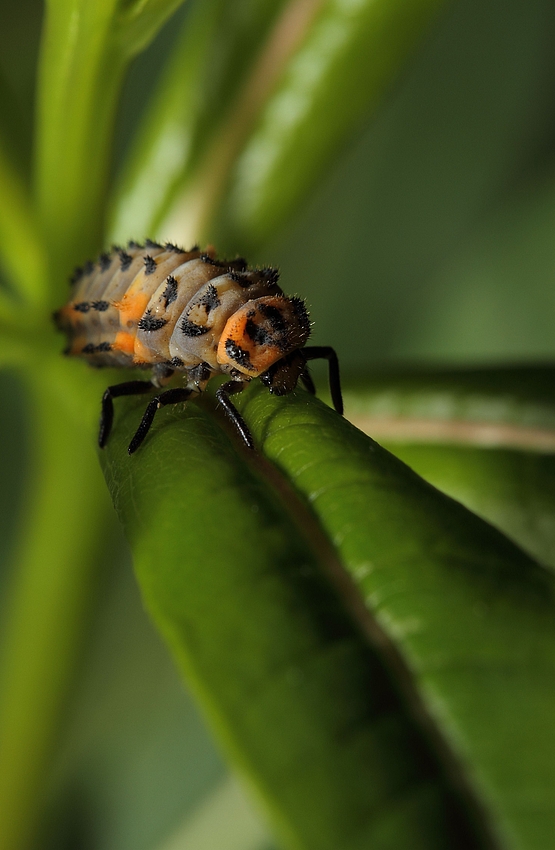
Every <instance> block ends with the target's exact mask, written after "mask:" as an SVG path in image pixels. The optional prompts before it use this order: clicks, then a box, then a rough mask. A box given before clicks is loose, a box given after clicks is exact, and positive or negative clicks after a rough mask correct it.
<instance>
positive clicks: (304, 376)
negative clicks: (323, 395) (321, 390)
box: [299, 366, 316, 395]
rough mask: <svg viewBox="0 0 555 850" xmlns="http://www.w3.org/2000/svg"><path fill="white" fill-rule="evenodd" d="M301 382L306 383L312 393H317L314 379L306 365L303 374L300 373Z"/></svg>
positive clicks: (307, 389) (305, 385) (306, 388)
mask: <svg viewBox="0 0 555 850" xmlns="http://www.w3.org/2000/svg"><path fill="white" fill-rule="evenodd" d="M299 378H300V380H301V383H302V384H303V385H304V388H305V390H306V391H307V392H309V393H310V395H316V387H315V386H314V381H313V380H312V375H311V374H310V372H309V371H308V367H307V366H305V368H304V369H303V371H302V372H301V374H300V375H299Z"/></svg>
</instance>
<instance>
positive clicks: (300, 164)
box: [216, 0, 442, 247]
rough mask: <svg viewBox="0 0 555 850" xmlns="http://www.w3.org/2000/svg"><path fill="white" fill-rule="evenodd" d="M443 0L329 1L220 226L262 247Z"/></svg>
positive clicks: (223, 233)
mask: <svg viewBox="0 0 555 850" xmlns="http://www.w3.org/2000/svg"><path fill="white" fill-rule="evenodd" d="M441 5H442V4H441V2H440V0H411V2H408V3H407V2H406V0H378V2H376V0H328V1H327V2H324V3H323V4H322V9H321V13H320V14H319V15H318V16H317V18H316V20H315V21H314V23H313V25H312V26H311V27H310V28H309V29H308V31H307V35H306V37H305V38H304V39H303V42H302V44H301V46H300V48H299V49H298V51H296V53H295V54H294V55H293V57H292V58H291V60H290V62H289V63H288V64H287V66H286V67H285V68H284V71H283V74H282V76H281V78H280V80H279V84H278V85H277V87H276V89H275V91H274V92H273V93H272V95H271V97H270V98H269V99H268V101H267V103H266V104H265V105H264V108H263V109H262V110H261V114H260V117H259V120H258V122H257V125H256V128H255V129H254V132H253V133H252V135H251V136H250V138H249V139H248V141H247V143H246V145H245V147H244V150H243V151H242V153H241V155H240V157H239V159H238V161H237V163H236V165H234V167H233V171H232V180H231V185H230V187H229V189H228V192H227V199H226V203H225V204H224V209H223V213H222V214H221V215H220V216H219V222H218V226H217V228H216V234H217V235H218V236H220V240H219V241H222V242H223V243H224V244H225V245H226V247H227V246H229V247H232V246H233V244H234V243H235V244H237V243H239V244H241V246H249V245H250V246H256V245H258V244H260V243H261V242H262V241H263V240H264V239H267V238H268V236H269V235H270V234H271V233H272V232H274V231H275V229H276V227H277V226H278V225H280V224H282V223H283V222H284V221H286V220H287V218H288V216H290V215H291V213H292V211H294V210H295V209H296V208H297V207H298V204H299V201H300V200H301V199H302V198H303V197H304V196H305V195H306V193H307V190H308V189H309V188H310V187H311V185H312V183H313V182H314V181H315V179H316V178H317V177H318V176H319V175H320V174H321V172H322V171H323V170H324V169H325V167H326V165H327V164H328V162H329V161H330V158H331V156H332V155H333V154H334V153H335V152H336V151H337V149H338V148H339V147H340V145H341V144H343V143H344V142H345V140H346V139H349V138H350V137H351V135H352V133H353V131H354V130H355V129H356V128H357V127H358V125H359V123H360V120H361V118H362V116H363V115H368V113H369V111H370V110H375V109H376V106H377V105H378V103H379V102H380V99H381V97H382V96H383V94H384V92H385V90H387V88H388V87H389V86H390V85H391V83H392V80H393V79H394V78H395V76H396V75H397V74H398V73H399V71H400V68H401V67H402V66H403V64H404V63H405V61H406V58H407V55H408V54H409V53H410V52H411V51H412V50H413V49H414V47H415V44H417V43H418V40H419V39H421V38H422V34H423V32H424V31H425V28H426V26H427V25H429V24H430V21H431V19H432V17H433V16H434V14H435V13H437V10H438V9H439V8H440V7H441Z"/></svg>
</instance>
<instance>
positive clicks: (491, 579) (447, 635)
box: [104, 387, 555, 848]
mask: <svg viewBox="0 0 555 850" xmlns="http://www.w3.org/2000/svg"><path fill="white" fill-rule="evenodd" d="M238 405H241V408H242V410H243V412H244V414H245V416H246V418H247V421H248V422H249V424H250V425H251V427H252V429H253V432H254V434H255V439H256V441H257V444H258V445H259V446H261V447H262V448H263V450H264V452H265V454H266V455H267V456H268V457H269V458H270V459H271V460H272V461H273V462H274V463H275V464H276V465H277V467H278V468H279V469H280V471H281V472H282V473H283V474H284V475H285V478H286V479H287V481H288V483H287V484H285V485H283V483H282V481H281V478H280V477H279V476H278V477H277V478H276V476H275V471H273V470H272V467H270V466H268V465H267V464H266V463H265V462H264V461H262V460H259V459H257V457H255V456H252V455H245V453H244V452H243V451H242V450H239V452H238V453H237V452H236V451H235V450H234V447H233V445H232V444H230V443H229V442H228V440H227V438H226V437H225V435H223V434H222V433H221V432H220V430H219V429H218V428H216V427H215V426H214V425H213V424H211V423H210V422H209V420H207V419H206V417H205V414H204V413H203V412H202V411H200V410H199V409H198V408H195V407H194V406H193V405H191V406H190V411H189V412H188V413H187V414H186V415H183V414H182V413H180V412H179V411H175V412H166V411H163V412H161V413H160V414H159V415H158V416H159V422H158V423H157V425H156V426H155V428H154V431H153V433H152V434H151V435H149V438H148V441H147V442H146V443H145V445H144V446H143V448H142V449H141V452H140V453H138V454H137V455H136V456H134V457H133V458H131V459H129V458H128V457H127V454H126V452H125V446H126V443H127V442H128V440H129V436H130V434H131V433H132V431H133V425H134V423H136V421H137V417H138V415H139V411H140V409H141V407H142V405H141V404H140V403H139V404H136V403H135V404H133V403H131V402H129V403H128V404H127V405H122V407H123V408H125V410H126V413H125V414H124V415H123V417H122V419H121V420H120V422H119V424H118V427H117V431H116V434H115V435H114V439H113V441H112V443H111V444H110V446H109V449H108V453H107V455H105V456H104V464H105V472H106V476H107V480H108V483H109V485H110V488H111V491H112V495H113V497H114V499H115V503H116V506H117V508H118V511H119V513H120V516H121V518H122V519H123V522H124V524H125V526H126V529H127V533H128V535H129V537H130V539H131V542H132V546H133V549H134V553H135V559H136V563H137V570H138V575H139V580H140V583H141V587H142V591H143V595H144V597H145V601H146V603H147V605H148V607H149V608H150V610H151V612H152V613H153V615H154V617H155V619H156V620H157V622H158V624H159V625H160V627H161V628H162V631H163V632H164V634H165V636H166V638H167V639H168V641H169V643H170V644H171V646H172V648H173V650H174V652H175V653H176V655H177V657H178V659H179V660H180V663H181V666H182V667H183V668H184V669H185V670H186V671H187V672H188V674H189V676H190V677H192V679H193V681H194V682H195V687H196V690H197V694H198V695H199V696H200V698H201V700H202V701H203V702H204V705H205V708H207V709H208V711H209V714H210V716H211V719H212V722H213V723H214V724H215V725H216V726H217V727H218V729H219V733H220V737H221V738H223V739H224V741H225V743H226V745H227V747H228V750H230V751H231V752H232V753H233V754H234V756H235V758H236V760H237V761H238V763H240V764H242V766H243V768H246V769H247V771H248V772H249V773H250V775H251V778H254V780H255V782H256V783H257V784H258V785H259V787H260V788H261V789H262V793H263V794H264V796H265V797H266V800H267V802H268V803H269V805H270V808H271V809H272V810H273V813H274V817H275V819H276V821H277V822H278V823H281V826H282V829H283V833H282V834H283V835H285V836H286V838H288V839H289V843H290V845H291V846H301V847H326V846H330V847H346V848H347V847H348V848H351V847H363V846H367V844H368V840H369V838H370V836H373V839H374V840H375V838H376V836H377V835H380V836H382V837H383V840H384V842H385V843H384V845H383V846H388V847H389V846H391V847H396V846H421V845H420V844H419V843H418V842H420V841H422V842H423V844H422V846H423V847H430V846H438V847H439V846H454V845H453V841H454V840H455V839H454V837H453V835H449V833H448V832H445V831H444V829H446V828H447V827H445V823H444V821H442V819H441V817H440V813H441V814H442V815H443V818H444V817H445V815H446V812H448V811H449V806H450V805H451V802H449V803H447V798H446V797H445V796H444V790H443V789H444V785H445V784H447V786H448V787H449V788H451V790H452V789H456V791H457V793H458V794H459V795H461V796H462V799H463V800H464V804H463V807H462V810H463V811H466V813H467V814H466V816H465V822H466V824H467V828H469V826H468V825H469V824H470V822H472V824H473V829H478V833H479V834H480V836H481V839H483V840H484V841H486V844H488V845H489V846H513V845H514V846H522V847H530V848H535V847H538V848H539V847H541V846H542V842H544V841H545V836H546V835H549V834H551V831H552V830H553V828H554V824H553V822H552V818H553V811H552V807H551V804H550V799H551V795H552V792H553V788H554V787H555V769H554V767H553V765H554V764H555V758H554V754H555V736H554V735H553V731H552V724H551V720H550V718H551V716H552V714H553V711H554V710H555V691H554V690H553V688H552V687H551V686H550V684H549V683H550V680H552V673H553V666H554V665H555V617H554V614H555V600H554V595H553V591H554V587H553V582H554V579H553V577H552V575H551V574H550V573H548V572H547V571H545V570H544V569H542V568H541V567H538V566H537V565H536V564H535V563H534V562H533V561H531V560H530V559H529V558H527V557H526V556H525V555H524V554H523V553H522V552H521V551H520V550H518V549H517V548H516V547H514V546H513V545H512V544H511V543H510V542H509V541H507V539H506V538H504V537H503V536H502V535H500V534H499V533H498V532H496V531H495V530H494V529H492V528H491V527H490V526H488V525H487V524H485V523H483V522H482V521H481V520H479V519H478V518H477V517H475V516H474V515H472V514H470V513H469V512H468V511H466V510H465V509H464V508H462V506H460V505H459V504H457V503H455V502H453V501H451V500H450V499H448V498H446V497H444V496H443V495H441V494H440V493H439V492H438V491H436V490H435V489H434V488H432V487H430V486H429V485H427V484H426V483H425V482H423V481H422V480H421V479H420V478H418V476H416V475H415V474H414V473H412V472H411V471H410V470H409V469H408V468H407V467H405V466H404V464H402V463H401V462H400V461H398V460H396V459H395V458H394V457H392V456H391V455H389V454H388V453H387V452H385V451H384V450H382V449H381V448H380V447H379V446H378V445H377V444H376V443H374V442H372V441H371V440H369V439H368V438H367V437H365V436H363V435H362V434H360V433H359V432H358V431H356V430H355V429H353V428H352V426H350V425H349V424H348V423H346V422H345V421H344V420H341V419H340V418H339V417H338V416H337V415H336V414H335V413H334V412H333V411H330V410H329V409H327V408H326V407H324V406H323V405H321V404H320V403H319V402H314V401H312V400H311V399H309V398H307V397H306V395H304V394H302V393H298V394H295V396H290V397H287V398H285V399H273V398H271V397H270V396H269V395H268V394H267V392H266V391H264V390H263V389H262V388H255V387H252V388H251V389H249V391H248V392H247V393H245V397H244V398H240V399H239V401H238ZM291 486H292V487H293V488H294V491H296V492H293V491H292V490H291V489H290V488H291ZM283 488H285V489H283ZM298 496H300V497H301V501H300V502H298V501H297V497H298ZM307 504H308V505H309V506H310V508H309V510H308V512H307ZM314 514H315V515H316V518H317V524H316V525H315V524H314ZM215 518H217V519H215ZM204 530H206V533H203V531H204ZM322 530H323V532H324V534H325V536H326V537H327V538H328V540H327V541H326V540H325V539H324V538H323V537H322V536H321V531H322ZM222 552H225V557H222ZM338 558H339V560H337V559H338ZM344 570H345V571H346V572H344ZM349 575H350V579H349ZM355 585H356V586H357V587H358V592H357V590H356V589H355ZM359 594H360V595H359ZM362 601H364V604H363V602H362ZM399 692H400V693H401V694H402V698H401V701H399V697H398V696H397V694H398V693H399ZM324 693H325V694H326V697H325V698H324ZM330 699H331V702H329V700H330ZM326 700H327V701H328V702H327V703H326ZM386 717H387V718H388V719H387V721H386V719H385V718H386ZM415 718H416V719H415ZM415 724H416V728H417V729H418V730H419V731H418V732H415V731H414V730H415ZM269 728H270V729H272V733H273V734H272V735H271V736H268V734H267V732H268V729H269ZM347 729H350V730H351V732H350V733H347ZM340 730H342V731H340ZM508 739H510V740H511V742H512V748H511V752H510V753H509V752H508V751H507V745H506V742H507V740H508ZM380 753H382V754H383V756H384V758H382V757H380V755H379V754H380ZM515 753H516V754H518V756H517V757H516V758H515ZM386 754H387V755H386ZM401 788H404V791H401ZM424 788H426V791H424ZM328 794H329V797H328ZM386 799H387V800H388V801H389V802H388V804H387V805H386V806H385V807H384V806H383V803H384V800H386ZM378 801H380V804H379V814H377V810H376V808H375V806H377V805H378ZM459 805H461V804H460V803H459ZM393 812H395V814H394V815H393V814H392V813H393ZM401 812H403V815H402V816H401V814H400V813H401ZM389 815H391V818H389ZM384 818H385V820H384ZM438 818H439V819H438ZM469 819H470V820H469ZM386 823H387V825H386ZM432 824H435V827H433V826H432ZM349 825H352V832H347V833H346V832H345V830H346V828H347V827H348V826H349ZM460 829H461V827H460V825H459V826H458V830H459V832H460ZM415 830H416V832H415ZM476 840H477V839H476V838H475V839H471V838H470V837H469V836H468V835H467V836H465V837H464V839H463V846H473V842H475V841H476ZM326 841H329V844H327V843H326ZM364 842H366V844H365V843H364ZM396 842H397V843H396ZM410 842H413V843H410ZM415 842H416V843H415ZM464 842H466V844H464ZM469 842H470V843H469Z"/></svg>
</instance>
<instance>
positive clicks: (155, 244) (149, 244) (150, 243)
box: [145, 239, 164, 248]
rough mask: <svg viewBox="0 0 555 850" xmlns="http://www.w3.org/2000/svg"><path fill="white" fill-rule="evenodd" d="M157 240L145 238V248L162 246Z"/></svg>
mask: <svg viewBox="0 0 555 850" xmlns="http://www.w3.org/2000/svg"><path fill="white" fill-rule="evenodd" d="M163 247H164V246H163V245H160V243H159V242H154V240H152V239H145V248H163Z"/></svg>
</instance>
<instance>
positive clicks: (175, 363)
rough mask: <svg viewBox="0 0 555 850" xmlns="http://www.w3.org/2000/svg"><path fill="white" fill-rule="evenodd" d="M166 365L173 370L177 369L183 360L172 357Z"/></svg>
mask: <svg viewBox="0 0 555 850" xmlns="http://www.w3.org/2000/svg"><path fill="white" fill-rule="evenodd" d="M168 365H169V366H172V368H174V369H179V368H181V366H183V360H182V359H181V357H172V359H171V360H170V361H168Z"/></svg>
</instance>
